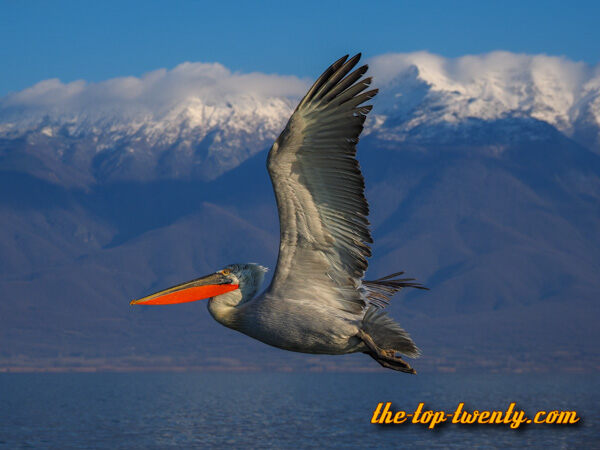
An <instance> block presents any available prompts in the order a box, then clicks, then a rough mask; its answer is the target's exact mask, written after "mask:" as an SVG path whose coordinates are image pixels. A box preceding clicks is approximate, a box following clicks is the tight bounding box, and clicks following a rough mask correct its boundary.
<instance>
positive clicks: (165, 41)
mask: <svg viewBox="0 0 600 450" xmlns="http://www.w3.org/2000/svg"><path fill="white" fill-rule="evenodd" d="M365 5H369V2H365V1H364V0H363V1H348V0H347V1H340V2H338V1H325V0H321V1H302V2H288V3H285V2H267V1H265V2H228V1H219V2H212V1H211V2H189V1H188V2H183V1H173V2H166V1H164V2H158V1H149V0H146V1H114V2H113V1H102V2H82V1H55V2H49V1H27V2H23V1H16V0H13V1H10V0H0V42H2V45H0V66H1V67H2V70H0V96H2V95H5V94H7V93H8V92H11V91H16V90H20V89H23V88H25V87H27V86H30V85H32V84H34V83H36V82H38V81H40V80H43V79H48V78H59V79H61V80H62V81H64V82H69V81H73V80H77V79H85V80H88V81H100V80H104V79H107V78H111V77H116V76H125V75H140V74H142V73H144V72H147V71H150V70H154V69H157V68H160V67H167V68H171V67H173V66H175V65H177V64H179V63H181V62H184V61H218V62H221V63H223V64H225V65H226V66H227V67H229V68H231V69H233V70H239V71H244V72H249V71H261V72H268V73H281V74H295V75H299V76H307V77H313V76H315V75H316V74H318V73H319V72H320V71H321V70H322V68H323V65H324V64H326V63H328V62H329V61H330V60H332V59H334V58H336V57H338V56H340V55H342V54H344V53H348V52H350V53H352V52H356V51H363V53H364V54H365V56H367V57H370V56H374V55H377V54H381V53H386V52H410V51H415V50H428V51H431V52H434V53H439V54H441V55H443V56H449V57H453V56H460V55H464V54H469V53H483V52H488V51H492V50H509V51H513V52H524V53H546V54H550V55H564V56H567V57H568V58H570V59H573V60H576V61H578V60H582V61H586V62H588V63H590V64H596V63H598V62H599V61H600V46H599V45H598V43H599V42H600V27H598V24H597V21H598V17H600V6H598V2H591V1H590V2H587V1H579V2H568V3H567V2H559V1H527V2H522V1H520V2H519V1H503V2H487V1H481V0H479V1H458V2H450V1H447V2H442V1H410V2H408V1H397V2H378V3H377V5H376V6H368V7H367V6H365Z"/></svg>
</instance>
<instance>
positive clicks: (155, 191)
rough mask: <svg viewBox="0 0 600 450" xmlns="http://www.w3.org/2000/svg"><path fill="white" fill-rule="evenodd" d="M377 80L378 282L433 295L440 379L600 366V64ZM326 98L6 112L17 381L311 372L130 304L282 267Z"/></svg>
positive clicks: (2, 281) (99, 104)
mask: <svg viewBox="0 0 600 450" xmlns="http://www.w3.org/2000/svg"><path fill="white" fill-rule="evenodd" d="M370 64H371V73H372V75H373V76H374V86H376V87H379V88H380V89H381V90H380V94H379V95H378V96H377V97H376V98H375V108H374V111H373V113H372V114H370V119H369V122H368V124H367V129H366V130H365V134H364V138H363V139H362V140H361V142H360V145H359V155H358V156H359V160H360V163H361V167H362V170H363V173H364V174H365V183H366V197H367V198H368V200H369V203H370V215H369V220H370V222H371V224H372V230H373V236H374V244H373V258H372V259H371V260H370V263H369V276H370V277H371V276H372V277H377V276H383V275H386V274H388V273H390V272H391V271H394V270H405V271H406V272H407V275H409V276H411V277H416V278H418V279H419V281H422V282H423V283H424V284H425V285H427V286H428V287H429V288H431V291H427V292H426V293H425V292H405V293H401V295H399V298H397V299H395V300H394V302H393V303H392V304H391V305H390V307H389V310H390V313H391V314H392V315H395V316H396V317H398V318H399V319H401V321H402V322H401V323H402V324H403V325H404V326H406V328H407V329H410V330H411V331H412V330H414V333H415V337H416V338H417V340H418V342H419V343H422V345H423V347H424V349H425V350H426V352H427V355H428V357H427V358H426V361H430V364H431V366H430V367H433V366H439V365H441V366H446V367H455V368H458V369H459V370H460V368H461V367H485V368H486V370H488V369H490V368H497V367H519V368H522V367H525V368H526V369H527V368H528V367H529V368H530V370H535V368H536V367H545V368H546V369H547V370H554V369H555V368H556V367H557V365H558V366H563V367H574V368H575V369H576V370H579V369H585V368H589V367H596V366H597V360H596V359H592V358H590V357H589V355H591V354H592V352H593V351H594V344H595V342H597V341H598V327H597V326H596V319H595V318H596V317H597V315H598V314H597V310H598V306H597V305H598V302H597V297H598V292H599V291H600V282H599V281H598V277H597V273H598V271H599V270H600V261H599V260H598V255H600V229H599V228H598V221H599V220H600V217H599V210H598V204H599V200H600V155H598V154H597V153H598V152H599V146H598V130H599V126H598V117H599V116H598V107H599V103H598V102H599V100H598V99H599V95H598V93H599V87H598V81H599V79H600V78H599V76H598V67H596V68H593V67H589V66H586V65H584V64H580V63H573V62H571V61H568V60H565V59H562V58H550V57H546V56H527V55H514V54H509V53H492V54H488V55H483V56H468V57H463V58H457V59H445V58H441V57H439V56H435V55H431V54H428V53H414V54H407V55H383V56H379V57H376V58H373V59H372V60H371V61H370ZM309 83H310V80H308V79H307V80H301V79H298V78H296V77H281V76H277V75H264V74H235V73H231V72H230V71H228V70H227V69H225V68H224V67H223V66H220V65H218V64H195V63H194V64H182V65H181V66H178V67H176V68H175V69H173V70H170V71H165V70H159V71H156V72H152V73H150V74H147V75H145V76H143V77H141V78H134V77H130V78H119V79H114V80H108V81H105V82H102V83H85V82H73V83H67V84H64V83H61V82H59V81H57V80H48V81H44V82H41V83H38V84H37V85H35V86H33V87H31V88H29V89H25V90H23V91H21V92H17V93H14V94H11V95H9V96H7V97H4V98H3V99H1V100H0V130H1V131H0V211H1V213H0V340H2V342H4V343H5V346H4V347H3V350H4V356H2V357H0V370H1V369H2V367H14V366H19V367H22V366H23V365H24V364H26V363H27V361H25V363H24V362H23V358H22V355H29V356H31V358H34V356H35V355H41V354H43V355H53V356H52V357H53V358H55V359H56V360H58V361H63V359H64V358H65V357H66V358H71V357H73V358H80V357H81V358H84V359H86V360H88V361H90V360H93V361H96V362H93V363H91V364H96V365H98V362H97V359H98V358H106V359H108V360H111V358H117V359H118V358H121V359H120V361H124V362H122V364H124V365H130V366H131V365H136V364H142V365H143V364H148V365H150V366H153V364H155V363H156V361H159V362H158V364H159V365H160V364H165V363H164V361H174V360H171V359H168V358H171V357H175V358H178V359H177V360H178V361H179V362H180V363H181V365H182V366H185V365H190V364H191V365H195V364H197V365H199V366H206V367H215V364H216V366H217V367H218V363H215V361H220V359H219V358H222V356H223V354H227V356H228V360H229V361H230V363H231V364H232V366H231V367H258V366H262V367H272V366H269V364H273V361H274V360H275V359H277V358H279V359H277V361H279V362H282V361H283V362H285V363H286V364H288V363H290V364H292V363H293V361H294V360H292V358H293V356H290V355H287V354H284V353H277V351H276V350H271V349H268V348H266V346H260V345H259V343H256V346H255V347H252V345H253V344H252V343H249V342H248V341H247V340H246V339H245V338H243V337H241V335H240V336H237V335H235V334H234V333H233V332H232V334H226V333H227V332H226V331H225V330H222V329H220V328H219V329H218V330H217V328H218V325H217V324H216V323H214V322H213V321H212V319H211V318H210V316H209V315H208V314H203V313H205V311H201V308H199V305H194V304H190V305H188V306H183V305H182V308H173V309H167V310H160V311H157V310H151V311H148V310H143V311H142V310H135V312H132V311H131V310H130V309H129V308H128V307H127V305H128V303H129V299H131V298H134V297H136V296H140V295H142V294H144V293H149V292H152V291H155V290H157V289H159V288H161V287H164V286H169V285H173V284H175V283H177V282H181V281H182V280H185V279H192V278H194V277H197V276H199V275H201V274H203V273H209V271H211V270H212V271H214V270H215V269H216V268H218V267H222V266H223V265H224V264H227V263H231V262H235V261H256V262H260V263H262V264H265V265H266V266H269V267H271V268H273V267H274V266H275V264H276V260H277V248H278V244H279V229H278V221H277V211H276V203H275V201H274V198H273V192H272V187H271V184H270V182H269V179H268V174H267V171H266V170H265V158H266V151H265V149H266V148H268V146H269V145H270V144H271V142H272V141H273V139H274V138H275V137H276V136H277V134H278V133H279V132H280V130H281V129H282V127H283V126H284V123H285V121H286V120H287V118H288V117H289V115H290V113H291V112H292V110H293V108H294V105H295V103H296V102H297V101H298V99H299V97H300V96H301V95H302V94H303V93H304V92H305V91H306V89H307V87H308V85H309ZM261 151H262V152H261ZM254 153H257V154H256V155H254V156H252V155H253V154H254ZM271 273H272V272H271ZM212 327H214V328H212ZM148 336H153V337H154V338H153V339H148V338H147V337H148ZM515 336H519V346H518V348H515V345H514V344H515V338H514V337H515ZM236 339H240V341H239V342H238V341H236ZM242 340H243V341H244V342H243V343H242ZM92 343H93V345H92ZM199 343H201V345H199ZM475 343H476V344H475ZM242 346H244V347H243V348H245V349H247V351H244V352H241V353H243V354H240V352H239V351H237V349H239V348H242ZM246 346H248V347H246ZM40 349H43V350H40ZM32 355H33V356H32ZM140 355H142V356H143V358H147V360H146V362H143V360H140V359H138V358H139V357H140ZM507 355H510V359H507ZM163 356H168V358H163ZM94 358H96V359H94ZM153 358H158V359H153ZM503 358H504V359H503ZM32 361H33V362H32ZM32 361H30V363H31V364H38V363H39V362H36V361H35V360H32ZM140 361H142V362H141V363H140ZM153 361H154V362H153ZM160 361H162V362H160ZM295 361H298V362H296V363H293V364H295V365H296V366H299V365H301V364H305V363H304V361H305V360H304V359H302V358H299V359H297V360H295ZM349 361H351V360H349ZM361 361H362V360H361ZM514 361H520V362H519V363H518V364H516V365H515V362H514ZM41 364H52V363H49V362H47V361H46V362H42V363H41ZM168 364H170V363H168ZM228 364H229V363H228ZM311 364H312V363H311ZM336 364H337V363H336ZM358 364H360V363H358ZM279 366H281V364H279ZM153 367H159V366H153Z"/></svg>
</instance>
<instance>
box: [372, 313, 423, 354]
mask: <svg viewBox="0 0 600 450" xmlns="http://www.w3.org/2000/svg"><path fill="white" fill-rule="evenodd" d="M362 329H363V330H364V331H365V332H366V333H367V334H368V335H370V336H371V338H372V339H373V341H374V343H375V344H376V345H377V346H378V347H379V348H381V349H383V350H386V351H396V352H399V353H402V354H403V355H406V356H408V357H410V358H418V357H419V356H420V355H421V351H420V350H419V348H418V347H417V346H416V345H415V343H414V342H413V340H412V339H411V338H410V336H409V334H408V333H407V332H406V331H405V330H404V329H403V328H402V327H401V326H400V325H399V324H398V323H397V322H396V321H394V319H392V318H391V317H390V316H388V315H387V314H386V313H385V311H383V310H382V309H380V308H377V307H375V306H369V308H368V309H367V312H366V313H365V316H364V317H363V320H362Z"/></svg>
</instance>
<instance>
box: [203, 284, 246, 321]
mask: <svg viewBox="0 0 600 450" xmlns="http://www.w3.org/2000/svg"><path fill="white" fill-rule="evenodd" d="M243 297H244V296H243V294H242V291H241V290H240V289H236V290H235V291H231V292H227V293H226V294H222V295H217V296H216V297H213V298H211V299H210V300H209V301H208V312H210V315H211V316H213V317H214V319H215V320H216V321H217V322H219V323H221V324H223V325H225V326H226V327H228V328H233V329H234V330H235V329H237V328H238V326H237V325H238V324H239V314H238V310H237V307H238V305H240V304H242V303H243V302H244V298H243Z"/></svg>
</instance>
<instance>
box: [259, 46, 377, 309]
mask: <svg viewBox="0 0 600 450" xmlns="http://www.w3.org/2000/svg"><path fill="white" fill-rule="evenodd" d="M359 59H360V54H358V55H356V56H354V57H352V58H350V59H348V57H347V56H345V57H343V58H340V59H339V60H337V61H336V62H335V63H333V64H332V65H331V66H330V67H329V68H328V69H327V70H326V71H325V72H324V73H323V74H322V75H321V76H320V77H319V78H318V79H317V81H315V83H314V84H313V86H312V87H311V88H310V89H309V91H308V93H307V94H306V96H305V97H304V98H303V99H302V100H301V102H300V103H299V105H298V107H297V108H296V110H295V111H294V114H293V115H292V116H291V117H290V120H289V122H288V124H287V126H286V127H285V129H284V130H283V132H282V133H281V135H280V136H279V138H278V139H277V141H275V143H274V144H273V147H272V148H271V150H270V152H269V156H268V159H267V168H268V170H269V174H270V176H271V181H272V183H273V189H274V191H275V196H276V199H277V206H278V210H279V221H280V235H281V242H280V247H279V257H278V261H277V268H276V269H275V274H274V276H273V281H272V283H271V286H270V287H269V290H268V291H267V292H268V293H271V294H274V295H275V296H276V297H277V298H279V299H280V301H301V302H312V301H317V300H318V301H320V302H321V304H322V305H323V306H329V307H333V308H336V309H339V310H343V311H348V312H352V313H356V312H359V311H362V310H363V309H364V307H365V306H366V305H367V303H368V302H369V299H368V297H367V296H366V295H365V291H364V289H362V288H361V280H362V278H363V276H364V273H365V270H366V269H367V258H368V257H369V256H371V249H370V246H369V244H370V243H372V242H373V240H372V238H371V232H370V230H369V221H368V219H367V216H368V214H369V206H368V204H367V200H366V198H365V195H364V190H365V183H364V178H363V176H362V173H361V171H360V166H359V164H358V161H357V160H356V144H357V142H358V138H359V135H360V133H361V132H362V129H363V124H364V121H365V119H366V115H367V114H368V112H369V111H370V110H371V106H370V105H363V103H365V102H366V101H368V100H370V99H371V98H373V97H374V96H375V95H376V94H377V89H373V90H370V91H366V92H365V90H366V89H367V88H368V87H369V86H370V85H371V78H364V79H361V77H362V76H363V75H364V74H365V73H366V71H367V66H366V65H365V66H361V67H359V68H358V69H356V70H354V71H353V72H351V71H352V69H353V68H354V67H355V66H356V64H357V63H358V61H359ZM374 303H375V302H374Z"/></svg>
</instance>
